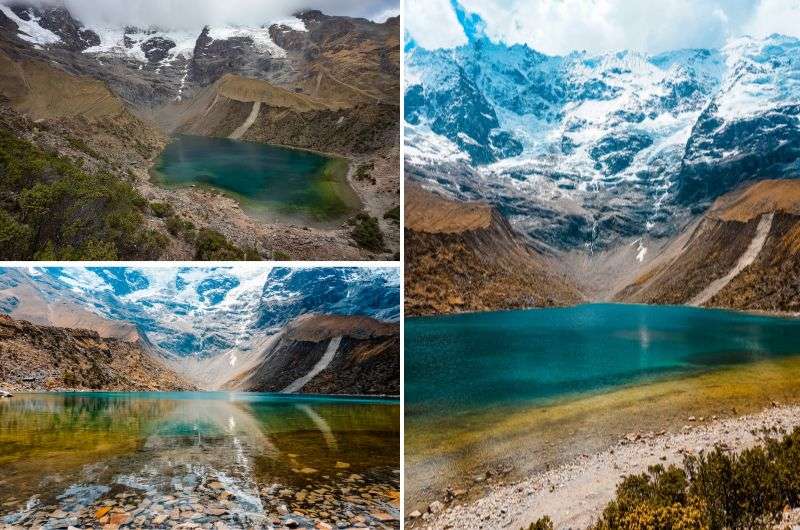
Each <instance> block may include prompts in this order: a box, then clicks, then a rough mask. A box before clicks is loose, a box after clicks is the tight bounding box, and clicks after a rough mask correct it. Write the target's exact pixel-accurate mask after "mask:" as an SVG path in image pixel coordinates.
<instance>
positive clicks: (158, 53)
mask: <svg viewBox="0 0 800 530" xmlns="http://www.w3.org/2000/svg"><path fill="white" fill-rule="evenodd" d="M174 47H175V42H174V41H172V40H170V39H167V38H164V37H152V38H149V39H147V40H146V41H144V42H143V43H142V45H141V48H142V51H143V52H144V56H145V57H147V60H148V61H150V62H151V63H158V62H161V61H163V60H164V59H166V58H167V57H168V56H169V51H170V50H171V49H172V48H174Z"/></svg>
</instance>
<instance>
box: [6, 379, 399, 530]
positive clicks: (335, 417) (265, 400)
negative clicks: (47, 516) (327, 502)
mask: <svg viewBox="0 0 800 530" xmlns="http://www.w3.org/2000/svg"><path fill="white" fill-rule="evenodd" d="M342 463H344V464H346V467H343V464H342ZM399 466H400V406H399V403H398V401H396V400H379V399H347V398H331V397H304V396H284V395H274V394H255V393H248V394H244V393H215V392H174V393H108V392H91V393H47V394H18V395H16V396H14V397H13V398H11V399H4V400H0V469H2V476H0V515H2V514H3V513H9V512H13V511H15V510H18V509H21V507H24V506H26V505H29V501H30V500H31V499H32V498H34V496H35V498H36V499H38V500H37V502H43V503H47V502H51V503H54V504H58V503H66V502H68V503H73V504H75V503H77V504H80V503H82V502H83V503H87V502H94V501H95V500H96V498H97V495H100V494H103V493H104V492H109V491H110V492H112V493H113V492H115V491H118V488H120V487H123V486H132V487H135V488H136V489H138V490H143V491H148V492H150V493H151V494H157V493H160V494H169V493H172V494H173V495H174V492H175V491H176V484H196V483H197V482H198V481H202V480H207V479H208V477H220V480H222V479H223V478H224V480H225V481H228V482H229V483H230V484H232V486H231V488H234V489H235V492H236V495H237V497H238V498H240V499H250V498H254V499H257V498H258V492H259V491H260V490H261V489H262V488H264V487H266V486H269V485H273V484H277V485H280V486H281V487H294V488H304V487H307V486H308V485H311V486H312V487H326V488H328V489H329V490H334V489H335V488H336V487H338V486H339V481H342V480H345V479H346V477H347V476H349V474H350V473H358V474H360V476H361V477H362V483H363V484H365V487H373V486H374V487H378V488H380V489H381V491H391V490H397V489H399V475H398V470H399ZM300 470H306V471H303V472H301V471H300ZM308 470H312V471H308ZM115 488H116V489H115ZM84 497H86V498H84ZM65 499H67V500H65ZM65 509H72V508H65ZM247 509H249V510H253V509H254V508H253V507H249V508H247ZM0 522H2V518H0ZM0 526H2V525H0Z"/></svg>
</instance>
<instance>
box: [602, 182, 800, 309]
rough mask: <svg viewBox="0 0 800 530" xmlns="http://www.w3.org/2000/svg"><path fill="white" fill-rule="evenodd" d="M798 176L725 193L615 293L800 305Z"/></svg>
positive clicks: (663, 299) (638, 298)
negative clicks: (794, 178) (649, 264)
mask: <svg viewBox="0 0 800 530" xmlns="http://www.w3.org/2000/svg"><path fill="white" fill-rule="evenodd" d="M798 274H800V181H798V180H765V181H761V182H757V183H755V184H750V185H746V186H743V187H741V188H739V189H737V190H735V191H733V192H731V193H729V194H726V195H724V196H722V197H720V198H719V199H718V200H717V201H716V202H715V203H714V205H713V206H712V207H711V208H710V209H709V211H708V212H707V213H706V214H705V215H704V216H703V217H702V218H701V219H700V220H699V221H697V222H695V223H694V224H692V225H691V226H690V227H689V228H687V230H686V231H685V232H684V233H683V234H681V235H680V236H679V237H678V238H677V239H676V240H675V241H673V242H672V243H671V244H670V245H669V246H667V247H666V248H665V249H664V251H663V252H662V253H661V255H660V256H659V257H658V258H656V259H655V260H654V261H653V262H652V264H651V266H650V267H649V268H648V269H647V270H646V271H645V272H644V273H643V274H641V275H640V276H639V277H638V278H637V279H636V280H635V281H634V282H632V283H631V284H630V285H628V286H626V287H625V288H624V289H622V290H621V291H620V292H619V293H617V295H616V296H615V298H616V299H617V300H620V301H626V302H644V303H657V304H687V303H692V302H696V303H699V304H701V305H705V306H712V307H729V308H735V309H746V310H760V311H790V312H798V311H800V285H798V283H797V277H798Z"/></svg>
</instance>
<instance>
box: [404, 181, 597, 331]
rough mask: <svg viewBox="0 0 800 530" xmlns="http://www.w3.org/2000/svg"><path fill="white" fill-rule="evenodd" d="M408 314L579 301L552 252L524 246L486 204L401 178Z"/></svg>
mask: <svg viewBox="0 0 800 530" xmlns="http://www.w3.org/2000/svg"><path fill="white" fill-rule="evenodd" d="M405 197H406V208H405V216H406V218H405V221H406V222H405V236H406V239H405V249H406V262H405V282H406V283H405V309H406V315H430V314H440V313H452V312H458V311H487V310H493V309H510V308H520V307H534V306H537V307H538V306H545V307H546V306H558V305H566V304H573V303H577V302H579V301H580V300H581V299H582V296H581V294H580V292H579V291H578V289H577V288H576V287H575V285H574V284H573V283H572V282H571V281H570V280H569V279H568V278H566V277H565V276H563V275H562V274H560V273H559V272H557V271H558V266H557V265H556V261H555V260H554V259H553V257H551V256H547V255H545V254H543V253H540V252H537V251H535V250H534V249H532V248H530V247H529V246H528V245H526V244H525V242H524V241H523V240H522V239H521V237H520V236H519V235H517V234H516V233H515V232H514V230H513V229H512V228H511V226H510V225H509V224H508V222H507V221H506V220H505V218H503V216H502V215H501V214H500V213H499V212H498V211H497V210H495V209H494V208H492V207H491V206H489V205H487V204H484V203H463V202H457V201H452V200H449V199H445V198H443V197H440V196H438V195H435V194H433V193H431V192H428V191H426V190H424V189H422V188H421V187H419V186H418V185H415V184H413V183H410V182H407V184H406V194H405Z"/></svg>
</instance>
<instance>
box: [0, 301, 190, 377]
mask: <svg viewBox="0 0 800 530" xmlns="http://www.w3.org/2000/svg"><path fill="white" fill-rule="evenodd" d="M0 385H2V386H3V387H4V388H5V389H10V390H27V391H43V390H58V389H68V390H89V389H102V390H190V389H193V388H194V386H193V385H191V384H190V383H188V382H186V381H185V380H184V379H182V378H181V377H179V376H178V375H177V374H176V373H175V372H173V371H172V370H170V369H168V368H167V367H166V365H165V364H164V363H163V362H160V361H159V360H157V359H156V358H155V357H153V356H152V355H151V354H150V353H148V352H147V351H146V349H145V348H144V346H143V343H141V342H138V341H137V342H127V341H124V340H121V339H110V338H102V337H100V335H99V334H98V333H97V332H95V331H90V330H85V329H69V328H57V327H51V326H39V325H36V324H31V323H30V322H26V321H24V320H15V319H12V318H10V317H8V316H5V315H0Z"/></svg>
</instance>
